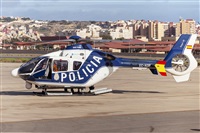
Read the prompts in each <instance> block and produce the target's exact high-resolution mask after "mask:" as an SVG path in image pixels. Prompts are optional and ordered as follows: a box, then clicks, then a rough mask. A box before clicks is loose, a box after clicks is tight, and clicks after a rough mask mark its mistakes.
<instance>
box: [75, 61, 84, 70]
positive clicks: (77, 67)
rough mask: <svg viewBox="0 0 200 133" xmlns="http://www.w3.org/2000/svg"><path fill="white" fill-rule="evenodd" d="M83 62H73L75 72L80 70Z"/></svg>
mask: <svg viewBox="0 0 200 133" xmlns="http://www.w3.org/2000/svg"><path fill="white" fill-rule="evenodd" d="M81 64H82V62H80V61H74V62H73V70H78V69H79V68H80V66H81Z"/></svg>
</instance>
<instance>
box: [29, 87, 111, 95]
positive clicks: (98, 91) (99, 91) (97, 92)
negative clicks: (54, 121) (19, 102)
mask: <svg viewBox="0 0 200 133" xmlns="http://www.w3.org/2000/svg"><path fill="white" fill-rule="evenodd" d="M109 92H112V89H108V88H99V89H94V90H90V91H89V92H83V91H81V92H79V91H78V92H74V91H71V92H68V91H47V90H46V89H44V90H43V91H42V92H33V93H34V94H35V95H37V96H73V95H75V96H94V95H100V94H105V93H109Z"/></svg>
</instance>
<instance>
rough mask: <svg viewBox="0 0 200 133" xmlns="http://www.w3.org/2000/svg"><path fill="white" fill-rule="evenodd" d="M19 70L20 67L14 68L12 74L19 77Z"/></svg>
mask: <svg viewBox="0 0 200 133" xmlns="http://www.w3.org/2000/svg"><path fill="white" fill-rule="evenodd" d="M18 70H19V68H15V69H13V70H12V72H11V74H12V76H13V77H19V75H18Z"/></svg>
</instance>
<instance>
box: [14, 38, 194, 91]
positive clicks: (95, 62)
mask: <svg viewBox="0 0 200 133" xmlns="http://www.w3.org/2000/svg"><path fill="white" fill-rule="evenodd" d="M196 37H197V35H196V34H182V35H181V36H180V37H179V39H178V40H177V41H176V43H175V44H174V46H173V47H172V49H171V50H170V51H169V53H168V54H167V55H166V57H165V58H164V59H163V60H146V59H130V58H119V57H116V56H114V55H112V54H110V53H106V52H103V51H101V50H98V49H94V48H92V46H91V45H90V44H87V43H85V44H81V43H79V40H80V39H81V37H79V36H71V37H70V38H69V40H70V41H75V42H76V43H74V44H72V45H70V46H67V47H66V48H65V49H63V50H59V51H56V52H51V53H48V54H45V55H41V56H38V57H35V58H33V59H31V60H29V61H28V62H26V63H24V64H22V65H21V66H20V67H19V68H15V69H14V70H12V72H11V74H12V76H14V77H19V78H21V79H23V80H24V81H25V82H26V84H25V87H26V88H27V89H31V88H32V86H33V85H35V88H37V89H42V94H44V95H50V93H49V92H48V91H47V89H51V88H59V89H60V88H62V89H64V92H65V94H67V95H73V94H76V93H81V94H83V93H84V90H86V88H88V89H89V92H88V93H89V94H94V95H97V94H102V93H108V92H111V91H112V89H108V88H100V89H95V87H94V86H95V84H97V83H98V82H100V81H102V80H104V79H105V78H107V77H108V76H110V75H111V74H112V73H114V72H116V70H117V69H118V68H120V67H126V68H141V69H149V70H150V71H151V72H152V73H153V74H155V75H158V74H160V75H162V76H167V72H168V73H170V74H171V75H173V77H174V79H175V81H176V82H184V81H187V80H189V77H190V73H191V71H193V70H194V69H195V68H196V67H197V61H196V59H195V58H194V56H193V54H192V48H193V46H194V43H195V40H196Z"/></svg>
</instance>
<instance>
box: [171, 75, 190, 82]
mask: <svg viewBox="0 0 200 133" xmlns="http://www.w3.org/2000/svg"><path fill="white" fill-rule="evenodd" d="M173 77H174V79H175V80H176V82H184V81H188V80H189V78H190V73H188V74H185V75H182V76H175V75H173Z"/></svg>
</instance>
